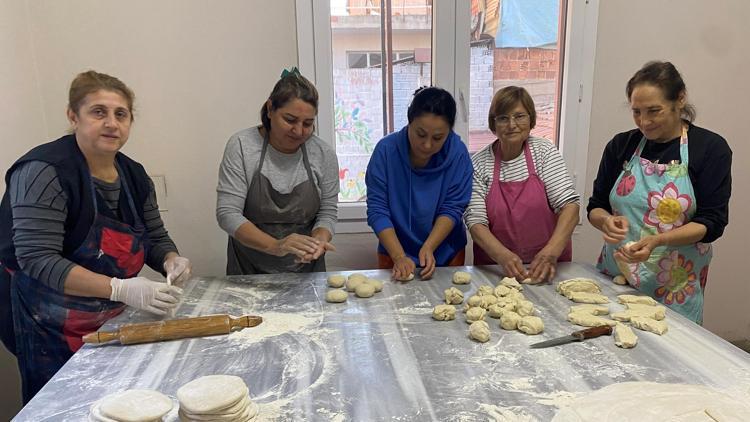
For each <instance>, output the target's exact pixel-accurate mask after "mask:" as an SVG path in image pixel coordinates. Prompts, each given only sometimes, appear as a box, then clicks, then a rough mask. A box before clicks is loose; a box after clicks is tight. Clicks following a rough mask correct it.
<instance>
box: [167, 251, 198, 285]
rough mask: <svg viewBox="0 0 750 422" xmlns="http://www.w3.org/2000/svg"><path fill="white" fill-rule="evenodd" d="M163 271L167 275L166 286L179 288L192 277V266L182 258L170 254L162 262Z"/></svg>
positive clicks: (187, 260)
mask: <svg viewBox="0 0 750 422" xmlns="http://www.w3.org/2000/svg"><path fill="white" fill-rule="evenodd" d="M164 271H165V272H166V273H167V284H170V285H175V286H181V285H182V284H183V283H185V282H186V281H188V280H189V279H190V276H192V275H193V264H191V263H190V260H189V259H187V258H185V257H184V256H179V255H177V254H176V253H170V254H169V255H168V257H167V259H166V260H165V261H164Z"/></svg>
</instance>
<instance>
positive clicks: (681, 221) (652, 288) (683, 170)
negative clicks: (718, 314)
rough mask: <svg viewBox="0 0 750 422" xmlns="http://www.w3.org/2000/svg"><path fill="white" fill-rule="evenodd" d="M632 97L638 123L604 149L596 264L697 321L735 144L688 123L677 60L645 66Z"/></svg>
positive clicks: (592, 211)
mask: <svg viewBox="0 0 750 422" xmlns="http://www.w3.org/2000/svg"><path fill="white" fill-rule="evenodd" d="M626 94H627V96H628V101H629V102H630V107H631V110H632V112H633V120H634V121H635V124H636V126H638V129H633V130H631V131H628V132H624V133H620V134H618V135H616V136H615V137H614V139H612V141H610V143H609V144H608V145H607V147H606V149H605V150H604V154H603V156H602V161H601V164H600V165H599V173H598V174H597V176H596V180H595V181H594V189H593V193H592V196H591V199H590V200H589V205H588V213H589V221H590V222H591V224H592V225H593V226H594V227H596V228H597V229H599V230H601V231H602V233H603V235H604V241H605V244H604V247H603V248H602V252H601V255H600V257H599V261H598V264H597V266H598V268H599V269H600V270H601V271H602V272H604V273H606V274H609V275H612V276H615V275H618V274H622V275H623V276H624V277H625V279H627V281H628V283H629V284H630V285H631V286H633V287H634V288H636V289H638V290H640V291H642V292H644V293H646V294H649V295H651V296H653V297H654V298H656V299H657V300H659V301H661V302H662V303H664V304H665V305H667V306H669V307H670V308H672V309H674V310H675V311H677V312H679V313H681V314H683V315H685V316H686V317H688V318H690V319H691V320H693V321H695V322H697V323H699V324H700V323H702V321H703V296H704V291H705V288H706V281H707V277H708V266H709V264H710V262H711V257H712V250H711V249H712V248H711V242H713V241H714V240H716V239H718V238H719V237H720V236H721V234H722V233H723V231H724V227H725V226H726V225H727V222H728V215H729V197H730V194H731V188H732V179H731V164H732V150H731V149H730V148H729V145H728V144H727V142H726V141H725V140H724V139H723V138H722V137H721V136H719V135H717V134H715V133H713V132H710V131H708V130H706V129H703V128H700V127H698V126H695V125H693V124H692V123H691V122H692V121H693V119H694V118H695V110H694V109H693V107H692V105H690V104H688V103H687V98H686V96H687V91H686V88H685V83H684V81H683V80H682V77H681V76H680V74H679V72H678V71H677V69H676V68H675V67H674V65H672V64H671V63H669V62H651V63H647V64H646V65H645V66H644V67H643V68H641V69H640V70H639V71H638V72H636V74H635V75H634V76H633V77H632V78H631V79H630V81H629V82H628V84H627V87H626ZM630 242H632V243H630Z"/></svg>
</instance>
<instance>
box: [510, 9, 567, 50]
mask: <svg viewBox="0 0 750 422" xmlns="http://www.w3.org/2000/svg"><path fill="white" fill-rule="evenodd" d="M500 3H501V5H502V11H501V15H500V20H501V23H500V25H499V27H498V30H497V35H496V36H495V47H497V48H505V47H539V46H542V45H546V44H554V43H557V26H558V16H559V13H560V0H500Z"/></svg>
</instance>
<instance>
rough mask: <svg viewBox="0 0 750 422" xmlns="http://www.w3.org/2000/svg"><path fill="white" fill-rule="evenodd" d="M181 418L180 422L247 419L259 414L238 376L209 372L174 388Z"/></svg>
mask: <svg viewBox="0 0 750 422" xmlns="http://www.w3.org/2000/svg"><path fill="white" fill-rule="evenodd" d="M177 399H178V400H179V401H180V411H179V415H180V420H181V421H183V422H193V421H196V422H207V421H236V422H250V421H254V420H255V418H256V416H258V405H257V404H255V402H253V401H252V400H250V396H249V390H248V388H247V385H245V382H244V381H243V380H242V378H240V377H236V376H234V375H208V376H204V377H200V378H198V379H195V380H193V381H190V382H189V383H187V384H185V385H183V386H182V387H180V389H179V390H177Z"/></svg>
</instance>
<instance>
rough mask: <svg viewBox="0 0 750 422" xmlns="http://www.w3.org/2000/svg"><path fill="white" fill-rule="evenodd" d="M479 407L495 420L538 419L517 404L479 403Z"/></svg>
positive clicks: (519, 421)
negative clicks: (508, 405) (507, 405)
mask: <svg viewBox="0 0 750 422" xmlns="http://www.w3.org/2000/svg"><path fill="white" fill-rule="evenodd" d="M479 409H480V410H481V411H482V412H484V413H486V414H487V415H488V416H489V417H490V420H491V421H494V422H536V421H537V420H538V419H536V418H534V417H533V416H529V415H527V414H526V413H525V412H524V411H523V409H521V408H519V407H517V406H513V407H501V406H497V405H494V404H485V403H479Z"/></svg>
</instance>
